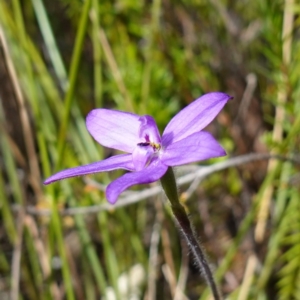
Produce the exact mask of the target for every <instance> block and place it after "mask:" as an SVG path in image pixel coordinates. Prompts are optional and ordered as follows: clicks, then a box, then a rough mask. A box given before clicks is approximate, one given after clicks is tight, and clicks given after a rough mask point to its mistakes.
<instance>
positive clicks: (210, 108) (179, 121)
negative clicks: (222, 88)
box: [162, 92, 232, 147]
mask: <svg viewBox="0 0 300 300" xmlns="http://www.w3.org/2000/svg"><path fill="white" fill-rule="evenodd" d="M231 98H232V97H230V96H229V95H227V94H224V93H219V92H215V93H209V94H205V95H203V96H202V97H200V98H198V99H197V100H195V101H194V102H192V103H191V104H190V105H188V106H187V107H186V108H184V109H183V110H181V111H180V112H179V113H178V114H177V115H176V116H175V117H174V118H173V119H172V120H171V121H170V122H169V124H168V125H167V127H166V129H165V131H164V133H163V137H162V145H163V146H165V147H166V146H168V145H169V144H171V143H175V142H177V141H180V140H182V139H184V138H186V137H187V136H189V135H191V134H193V133H195V132H199V131H200V130H202V129H203V128H204V127H205V126H207V125H208V124H209V123H210V122H211V121H212V120H213V119H214V118H215V117H216V115H217V114H218V113H219V112H220V110H221V109H222V108H223V106H224V105H225V104H226V102H227V101H228V100H230V99H231Z"/></svg>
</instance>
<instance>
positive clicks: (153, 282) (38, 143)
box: [0, 0, 300, 300]
mask: <svg viewBox="0 0 300 300" xmlns="http://www.w3.org/2000/svg"><path fill="white" fill-rule="evenodd" d="M299 12H300V6H299V2H297V1H296V0H295V2H294V1H292V0H289V1H288V0H286V1H278V0H275V1H271V0H251V1H250V0H248V1H247V0H242V1H229V0H228V1H225V0H189V1H187V0H182V1H171V0H154V1H134V0H119V1H118V0H115V1H109V0H103V1H98V0H86V1H79V0H60V1H59V0H53V1H51V0H47V1H43V0H31V1H30V0H24V1H20V0H7V1H6V0H0V38H1V41H0V45H1V46H0V50H1V52H0V55H1V56H0V76H1V80H0V100H1V102H0V104H1V105H0V130H1V132H0V143H1V144H0V168H1V172H0V222H1V223H0V274H1V275H0V298H1V299H12V300H15V299H30V300H31V299H33V300H34V299H68V300H71V299H108V300H110V299H173V298H174V299H177V300H178V299H199V298H200V297H201V299H209V295H208V293H207V291H205V284H204V281H203V280H202V279H201V277H200V276H199V274H198V271H197V269H196V268H195V267H194V265H193V261H192V259H189V258H188V250H187V247H186V245H185V243H184V242H182V241H181V239H180V234H178V231H177V229H176V227H175V225H174V222H173V220H172V217H171V216H170V215H169V214H168V212H167V210H165V208H164V206H165V205H166V204H164V202H163V201H162V200H163V199H164V198H163V196H162V195H161V194H158V195H155V196H149V197H148V198H147V200H145V199H141V201H138V202H137V203H135V204H131V205H126V206H124V207H115V209H112V208H108V206H107V205H106V199H105V194H104V188H105V185H106V184H108V183H109V182H110V181H111V180H112V179H113V178H115V177H117V176H119V175H120V174H121V172H114V173H112V174H97V175H93V176H89V177H88V178H75V179H69V180H65V181H63V182H60V183H56V184H53V185H50V186H47V187H45V186H43V185H42V181H43V179H44V178H46V177H48V176H50V175H51V174H53V173H54V172H55V171H58V170H61V169H64V168H69V167H74V166H78V165H81V164H86V163H90V162H93V161H97V160H101V159H103V158H104V157H108V156H109V155H112V154H113V153H112V152H111V151H110V150H108V149H103V148H102V147H101V146H100V145H98V144H97V143H96V142H95V141H94V140H93V139H92V138H91V137H90V135H89V134H88V132H87V130H86V128H85V115H86V114H87V113H88V112H89V111H90V110H91V109H93V108H95V107H106V108H115V109H119V110H125V111H131V112H135V113H137V114H149V115H152V116H153V117H154V118H155V119H156V121H157V123H158V126H159V128H160V129H161V130H162V129H163V128H164V126H165V125H166V124H167V123H168V122H169V120H170V119H171V117H172V116H173V115H174V114H176V112H178V111H179V110H180V109H181V108H182V107H184V106H186V105H188V104H189V103H190V102H191V101H192V100H194V99H196V98H197V97H199V96H200V95H202V94H203V93H206V92H210V91H216V90H219V91H223V92H227V93H229V94H230V95H232V96H234V98H235V99H234V100H233V101H231V102H230V103H229V104H228V105H227V106H226V107H225V109H224V110H223V111H222V112H221V113H220V115H219V116H218V117H217V118H216V120H215V121H214V122H213V124H212V125H210V126H209V128H208V130H209V131H211V132H212V133H213V134H214V136H215V137H216V138H217V139H218V140H219V141H220V143H221V144H222V145H223V146H224V148H225V149H226V150H227V152H228V154H229V156H238V155H242V154H246V153H250V152H257V153H265V152H271V153H277V154H281V155H299V144H300V143H299V142H300V140H299V131H300V102H299V101H300V100H299V99H300V98H299V96H300V81H299V78H300V60H299V54H300V49H299V36H300V31H299V24H300V18H299ZM226 159H228V157H227V158H225V159H221V160H214V161H209V162H205V164H206V165H211V164H213V163H218V162H219V161H223V160H226ZM193 170H194V169H193V167H188V168H184V169H178V171H177V173H178V174H177V175H178V177H180V176H182V175H183V174H188V173H191V172H192V171H193ZM95 182H98V185H95ZM299 186H300V180H299V165H297V164H296V163H290V162H283V161H272V162H266V161H263V162H262V161H259V162H256V163H250V164H249V163H248V164H245V165H243V166H240V167H231V168H229V169H227V170H225V171H222V172H218V173H214V174H212V175H210V176H208V177H206V178H205V180H203V181H201V183H200V182H194V184H193V185H192V186H191V182H189V183H188V184H185V185H183V186H181V188H180V193H181V197H182V200H183V202H184V204H185V207H186V209H187V211H188V212H189V214H190V217H191V220H192V221H193V223H194V224H195V231H196V233H197V235H199V236H200V237H201V240H202V245H203V247H204V248H205V249H206V251H207V254H208V257H209V260H210V262H211V264H212V268H213V270H214V273H215V275H216V279H217V281H218V283H219V285H220V287H221V290H222V293H223V294H224V295H227V296H228V299H239V300H242V299H300V197H299ZM147 188H149V187H147V186H140V187H136V188H134V189H132V190H130V191H128V192H127V194H125V195H124V196H126V199H127V200H128V199H130V198H131V197H137V198H139V197H140V198H141V194H140V191H143V190H146V189H147ZM121 201H122V200H120V202H121ZM120 202H118V204H120ZM124 204H126V201H125V202H124ZM95 205H96V207H95V209H94V211H92V212H91V210H88V211H85V210H84V208H86V207H87V208H89V207H91V206H95ZM71 208H76V209H75V210H72V209H71ZM264 213H265V215H264ZM261 224H263V225H265V227H264V226H263V227H261ZM261 228H263V229H262V231H260V230H261ZM264 228H265V230H264ZM259 232H260V234H259ZM130 274H131V275H130ZM132 274H133V275H132ZM130 276H131V277H130ZM124 278H125V279H124ZM130 278H131V279H130ZM122 280H123V281H122ZM124 280H125V283H124ZM126 280H131V283H128V282H126ZM122 282H123V286H124V285H125V287H127V288H128V287H131V294H132V295H135V297H136V298H130V295H129V294H130V293H128V294H124V292H123V289H122ZM176 286H177V287H178V289H177V290H176ZM178 290H182V292H180V291H178ZM182 293H183V294H184V295H185V296H183V294H182ZM112 295H113V296H112ZM111 297H114V298H111ZM185 297H186V298H185Z"/></svg>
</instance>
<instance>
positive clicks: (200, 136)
mask: <svg viewBox="0 0 300 300" xmlns="http://www.w3.org/2000/svg"><path fill="white" fill-rule="evenodd" d="M230 99H232V97H231V96H229V95H227V94H225V93H220V92H214V93H208V94H205V95H203V96H202V97H200V98H198V99H197V100H195V101H193V102H192V103H191V104H190V105H188V106H187V107H185V108H184V109H183V110H181V111H180V112H179V113H178V114H177V115H175V116H174V117H173V119H172V120H171V121H170V122H169V124H168V125H167V127H166V128H165V130H164V132H163V134H162V137H161V136H160V134H159V131H158V128H157V125H156V123H155V121H154V119H153V118H152V117H151V116H138V115H135V114H131V113H126V112H121V111H117V110H109V109H94V110H92V111H91V112H90V113H89V114H88V116H87V118H86V126H87V129H88V131H89V132H90V134H91V135H92V136H93V137H94V139H95V140H96V141H97V142H99V143H100V144H101V145H103V146H106V147H109V148H113V149H117V150H121V151H124V152H126V153H127V154H120V155H116V156H112V157H110V158H108V159H105V160H102V161H99V162H95V163H91V164H88V165H84V166H79V167H75V168H71V169H66V170H63V171H61V172H58V173H56V174H54V175H52V176H51V177H49V178H48V179H46V180H45V182H44V184H49V183H52V182H54V181H57V180H61V179H65V178H69V177H74V176H80V175H87V174H92V173H97V172H105V171H112V170H116V169H124V170H128V171H131V172H129V173H126V174H125V175H123V176H121V177H119V178H118V179H116V180H114V181H113V182H111V183H110V184H109V185H108V187H107V189H106V197H107V199H108V201H109V202H110V203H112V204H113V203H115V202H116V201H117V199H118V197H119V195H120V194H121V193H122V192H123V191H124V190H126V189H127V188H129V187H131V186H133V185H136V184H145V183H151V182H155V181H157V180H159V179H160V178H161V177H162V176H163V175H164V174H165V173H166V171H167V169H168V167H174V166H180V165H183V164H187V163H192V162H197V161H201V160H205V159H209V158H214V157H220V156H224V155H226V152H225V150H224V149H223V148H222V147H221V145H220V144H219V143H218V142H217V141H216V140H215V139H214V138H213V136H212V135H211V134H210V133H208V132H206V131H202V129H203V128H205V127H206V126H207V125H208V124H209V123H210V122H211V121H212V120H213V119H214V118H215V117H216V115H217V114H218V113H219V112H220V110H221V109H222V108H223V107H224V105H225V104H226V103H227V101H229V100H230Z"/></svg>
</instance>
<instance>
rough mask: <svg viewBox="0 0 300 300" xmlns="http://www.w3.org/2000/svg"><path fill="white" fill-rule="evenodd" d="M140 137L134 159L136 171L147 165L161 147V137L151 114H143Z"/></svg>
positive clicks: (133, 154)
mask: <svg viewBox="0 0 300 300" xmlns="http://www.w3.org/2000/svg"><path fill="white" fill-rule="evenodd" d="M139 121H140V128H139V139H140V142H139V143H137V145H136V147H135V149H134V151H133V153H132V160H133V164H134V166H135V169H136V171H140V170H142V169H144V168H145V167H147V166H148V165H149V164H150V163H151V161H152V160H153V158H154V157H155V156H157V154H158V152H159V150H160V149H161V138H160V134H159V131H158V128H157V126H156V123H155V121H154V119H153V118H152V117H151V116H141V117H140V119H139Z"/></svg>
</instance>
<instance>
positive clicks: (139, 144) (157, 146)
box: [137, 142, 161, 152]
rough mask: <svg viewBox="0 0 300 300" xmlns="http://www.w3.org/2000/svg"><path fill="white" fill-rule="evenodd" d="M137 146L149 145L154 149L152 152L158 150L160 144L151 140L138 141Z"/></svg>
mask: <svg viewBox="0 0 300 300" xmlns="http://www.w3.org/2000/svg"><path fill="white" fill-rule="evenodd" d="M137 146H141V147H147V146H151V147H152V148H153V150H154V152H158V151H159V150H160V148H161V145H160V144H158V143H153V142H144V143H143V142H142V143H138V144H137Z"/></svg>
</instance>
